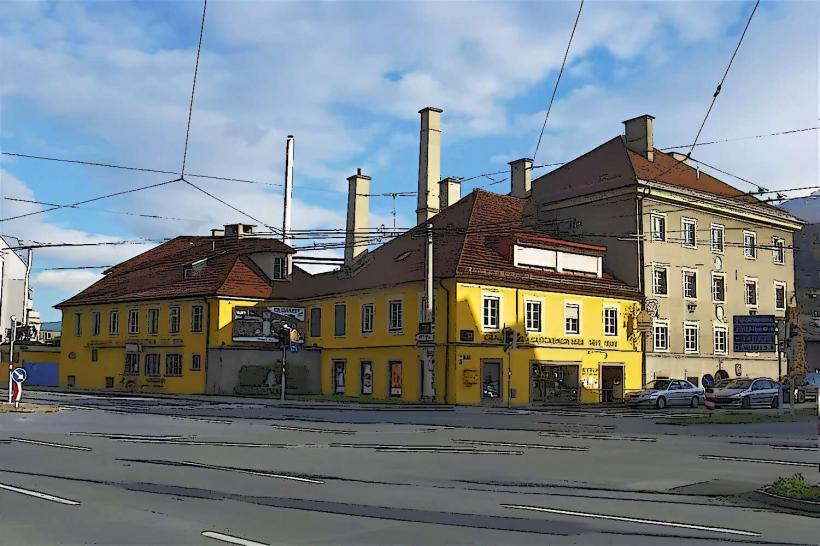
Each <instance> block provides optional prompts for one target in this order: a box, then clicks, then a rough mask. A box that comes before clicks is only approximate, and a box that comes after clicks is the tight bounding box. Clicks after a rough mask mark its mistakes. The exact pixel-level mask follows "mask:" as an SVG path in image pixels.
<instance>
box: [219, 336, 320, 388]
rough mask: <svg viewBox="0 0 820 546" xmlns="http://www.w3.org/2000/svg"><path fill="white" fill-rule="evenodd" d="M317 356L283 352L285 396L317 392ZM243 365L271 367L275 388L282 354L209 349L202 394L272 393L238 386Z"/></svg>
mask: <svg viewBox="0 0 820 546" xmlns="http://www.w3.org/2000/svg"><path fill="white" fill-rule="evenodd" d="M320 356H321V353H320V352H319V351H314V350H309V349H308V350H301V351H299V352H298V353H292V352H288V353H287V359H286V364H287V387H286V388H287V394H320V393H321V359H320ZM245 366H258V367H262V368H271V369H272V370H273V371H274V372H275V374H276V378H275V380H274V381H275V384H276V385H279V375H278V371H279V370H281V369H282V351H281V350H275V349H269V348H268V349H246V348H238V347H222V348H212V349H209V350H208V377H207V380H206V381H207V385H206V391H205V392H206V393H209V394H272V393H268V392H267V391H265V389H264V388H262V389H256V390H258V392H256V390H255V389H254V388H253V387H254V386H252V385H241V384H240V371H241V370H242V368H243V367H245ZM259 386H260V387H261V386H263V385H262V384H260V385H259ZM242 387H245V388H244V389H243V388H242ZM274 390H275V392H276V393H278V392H279V391H278V388H277V389H274Z"/></svg>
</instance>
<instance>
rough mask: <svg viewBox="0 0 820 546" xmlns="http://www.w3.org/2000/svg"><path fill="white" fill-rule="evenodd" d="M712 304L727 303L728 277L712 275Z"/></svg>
mask: <svg viewBox="0 0 820 546" xmlns="http://www.w3.org/2000/svg"><path fill="white" fill-rule="evenodd" d="M712 302H714V303H725V302H726V276H725V275H722V274H717V273H712Z"/></svg>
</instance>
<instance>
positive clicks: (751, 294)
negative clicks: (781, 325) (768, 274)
mask: <svg viewBox="0 0 820 546" xmlns="http://www.w3.org/2000/svg"><path fill="white" fill-rule="evenodd" d="M746 305H757V281H756V280H754V279H746Z"/></svg>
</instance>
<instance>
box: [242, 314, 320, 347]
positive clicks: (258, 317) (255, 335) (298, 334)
mask: <svg viewBox="0 0 820 546" xmlns="http://www.w3.org/2000/svg"><path fill="white" fill-rule="evenodd" d="M284 326H288V327H289V328H290V330H289V332H288V331H287V330H285V329H284V328H283V327H284ZM304 328H305V309H304V307H234V310H233V336H232V337H233V340H234V341H248V342H256V343H270V344H272V345H273V346H275V347H282V342H283V340H284V339H283V331H285V332H288V334H287V335H289V336H290V343H291V344H294V343H302V341H303V339H304V338H303V332H304Z"/></svg>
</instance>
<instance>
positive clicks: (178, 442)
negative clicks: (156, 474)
mask: <svg viewBox="0 0 820 546" xmlns="http://www.w3.org/2000/svg"><path fill="white" fill-rule="evenodd" d="M116 440H119V441H120V442H131V443H135V444H167V445H176V446H219V447H281V448H285V447H302V446H299V445H296V444H245V443H240V442H205V441H201V440H184V439H183V440H162V439H156V438H116Z"/></svg>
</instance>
